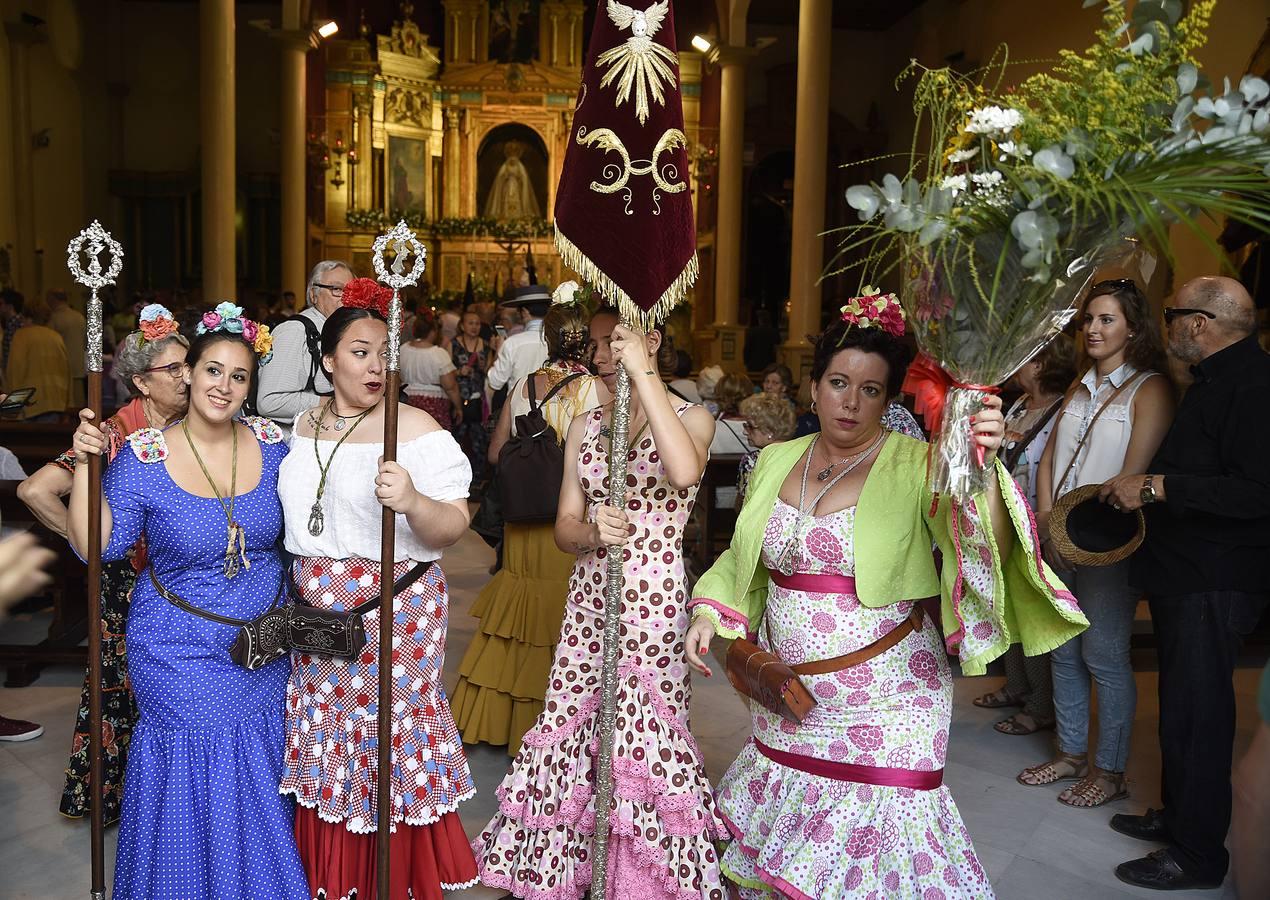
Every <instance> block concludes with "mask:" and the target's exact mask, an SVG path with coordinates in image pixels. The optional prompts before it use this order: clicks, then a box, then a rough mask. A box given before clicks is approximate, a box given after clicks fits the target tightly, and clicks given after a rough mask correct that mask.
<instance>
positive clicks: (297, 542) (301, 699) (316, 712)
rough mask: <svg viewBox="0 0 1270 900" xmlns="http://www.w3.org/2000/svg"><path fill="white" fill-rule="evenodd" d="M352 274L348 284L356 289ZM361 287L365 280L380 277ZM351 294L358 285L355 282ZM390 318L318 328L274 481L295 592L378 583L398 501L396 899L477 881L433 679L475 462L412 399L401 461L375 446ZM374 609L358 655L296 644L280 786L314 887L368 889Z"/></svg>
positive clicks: (339, 317) (373, 794)
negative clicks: (311, 384)
mask: <svg viewBox="0 0 1270 900" xmlns="http://www.w3.org/2000/svg"><path fill="white" fill-rule="evenodd" d="M358 281H369V279H356V280H355V281H354V282H351V283H350V284H349V286H348V287H347V288H346V289H345V297H346V298H348V297H349V289H350V288H355V285H356V283H357V282H358ZM373 284H374V283H373V282H372V283H371V285H372V286H368V287H366V291H367V292H372V291H373V290H374V287H373ZM352 293H353V295H354V296H355V297H356V296H357V295H358V290H357V289H354V290H353V292H352ZM386 348H387V326H386V325H385V323H384V319H383V317H382V315H380V314H379V313H377V312H374V311H371V310H368V309H364V308H351V307H345V308H342V309H340V310H338V311H337V312H336V313H335V314H334V315H332V316H331V317H330V318H329V319H328V320H327V322H326V325H325V327H324V328H323V329H322V365H323V367H324V368H325V369H326V370H327V371H328V372H329V373H330V376H331V382H332V384H333V385H334V388H335V394H334V397H332V398H331V399H330V400H327V401H325V402H324V403H322V405H320V406H318V407H316V408H314V409H312V410H310V411H309V412H307V413H305V414H303V415H302V416H300V417H299V418H298V419H297V421H296V426H295V431H294V433H293V434H292V437H291V454H290V455H289V457H288V460H289V461H288V462H287V463H285V464H284V465H283V468H282V472H281V477H280V479H279V494H280V495H281V497H282V507H283V512H284V514H285V516H286V526H287V527H286V546H287V550H289V551H290V552H291V553H293V554H294V555H295V556H296V561H295V563H294V565H293V573H292V574H293V577H294V579H295V584H296V587H297V589H298V591H299V594H300V598H301V600H302V601H303V602H304V603H306V604H308V605H310V606H315V607H320V608H323V609H332V610H337V611H348V610H352V609H354V608H355V607H359V606H361V605H362V604H365V603H367V602H368V601H372V600H374V599H375V598H377V597H378V596H379V591H380V588H379V579H380V563H379V560H380V547H381V545H380V520H381V513H382V508H383V507H385V506H386V507H388V508H390V509H392V510H394V511H395V512H396V514H397V528H396V543H395V560H396V563H395V565H394V567H393V571H392V572H391V573H384V575H383V577H388V578H392V579H394V581H395V582H396V583H397V585H398V591H397V595H396V598H395V600H394V603H393V613H394V625H393V650H392V660H393V674H394V676H396V677H395V684H394V687H393V728H392V743H391V746H392V754H393V777H392V783H391V805H390V809H391V810H392V813H391V814H392V816H393V837H392V844H393V846H392V858H393V872H394V877H393V884H392V889H393V893H392V897H393V900H399V898H401V900H404V898H406V897H407V896H414V897H425V896H426V897H432V896H439V889H444V890H452V889H456V888H460V887H465V886H467V885H469V884H473V883H475V879H476V866H475V862H474V860H473V858H472V851H471V849H470V848H469V846H468V842H467V837H466V835H465V834H464V831H463V826H462V824H461V823H460V821H459V816H458V813H457V812H456V811H455V810H456V809H457V807H458V804H459V803H461V802H462V801H464V800H467V799H468V798H470V797H472V796H473V795H474V794H475V793H476V790H475V787H474V786H473V784H472V776H471V772H470V771H469V770H468V765H467V760H466V758H465V757H464V755H463V747H462V743H461V741H460V739H459V735H458V730H457V728H456V727H455V724H454V719H453V717H452V716H451V714H450V707H449V703H448V701H447V700H446V697H445V694H444V692H443V688H442V685H441V669H442V664H443V661H444V657H445V638H446V622H447V611H448V609H447V608H448V603H449V600H448V596H447V593H446V584H445V575H444V574H443V573H442V571H441V568H440V566H439V565H436V564H433V565H431V566H421V565H420V564H421V563H430V562H433V561H435V560H438V559H439V558H440V557H441V551H442V549H443V548H445V547H448V546H450V545H451V544H453V543H454V542H455V541H457V540H458V539H459V537H460V536H461V535H462V534H463V532H464V531H465V530H466V529H467V525H468V512H467V494H468V486H469V483H470V482H471V478H472V470H471V467H470V466H469V464H468V461H467V457H466V456H464V455H463V452H462V451H461V450H460V449H459V446H458V444H457V443H456V442H455V440H454V438H453V437H451V436H450V434H449V433H448V432H447V431H445V430H443V429H441V428H440V427H439V426H438V425H437V423H436V421H435V420H434V419H433V418H432V417H431V416H429V415H428V414H427V413H425V412H423V411H422V410H419V409H415V408H413V407H410V406H404V405H403V406H401V407H400V409H399V415H400V422H399V442H398V448H397V462H390V463H382V462H380V460H381V458H382V455H383V452H384V446H383V431H384V420H383V415H384V413H383V407H384V404H383V398H384V382H385V380H386V373H385V363H384V358H385V356H386ZM379 616H380V613H379V611H378V609H375V610H372V611H367V612H364V613H362V618H363V621H364V625H365V631H366V637H367V642H366V645H365V647H364V648H363V649H362V651H361V652H360V653H359V654H358V655H357V656H356V657H354V658H352V659H338V658H332V657H329V656H324V655H318V654H311V653H299V652H296V653H293V655H292V673H291V683H290V685H289V689H288V693H287V745H286V754H285V768H284V772H283V779H282V785H281V790H282V792H283V793H284V794H289V795H291V796H294V797H295V799H296V802H297V803H298V804H299V807H298V809H297V814H296V842H297V844H298V845H299V848H300V857H301V859H302V860H303V862H304V867H305V870H306V872H307V874H308V878H309V887H310V890H311V891H312V894H313V896H326V897H331V898H335V897H348V896H359V897H373V896H374V895H375V893H376V884H375V875H374V873H375V843H376V835H375V831H376V827H377V815H378V813H379V811H380V810H381V809H382V806H381V805H380V802H379V799H378V792H377V790H376V786H375V784H374V779H375V774H376V771H377V766H378V760H377V748H378V747H379V746H382V745H381V744H380V742H379V739H378V735H377V708H376V701H377V692H378V684H379V669H378V661H379V640H378V635H379Z"/></svg>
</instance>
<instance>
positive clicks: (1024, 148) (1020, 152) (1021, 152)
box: [997, 141, 1032, 159]
mask: <svg viewBox="0 0 1270 900" xmlns="http://www.w3.org/2000/svg"><path fill="white" fill-rule="evenodd" d="M997 149H998V150H1000V151H1001V156H1002V157H1011V156H1017V157H1018V158H1019V159H1027V158H1028V157H1029V156H1031V155H1032V148H1030V147H1029V146H1028V145H1027V144H1016V143H1014V141H1002V142H1001V143H1000V144H997Z"/></svg>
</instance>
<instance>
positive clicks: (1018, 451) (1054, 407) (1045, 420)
mask: <svg viewBox="0 0 1270 900" xmlns="http://www.w3.org/2000/svg"><path fill="white" fill-rule="evenodd" d="M1062 406H1063V398H1062V397H1059V398H1058V399H1057V400H1055V401H1054V402H1053V403H1051V404H1050V407H1049V409H1047V410H1046V411H1045V415H1043V416H1041V418H1040V419H1039V420H1038V421H1037V423H1036V424H1035V425H1033V426H1032V427H1031V428H1029V429H1028V430H1027V434H1025V435H1023V437H1021V438H1019V440H1018V441H1017V442H1016V443H1015V445H1014V449H1013V450H1011V451H1009V452H1008V453H1006V455H1005V459H1004V460H1003V462H1004V463H1005V470H1006V471H1007V472H1009V471H1011V470H1012V469H1013V468H1014V467H1015V466H1016V465H1018V462H1019V458H1020V457H1022V456H1023V454H1024V453H1026V452H1027V448H1028V447H1030V446H1031V445H1032V441H1034V440H1036V436H1037V435H1038V434H1040V433H1041V432H1042V431H1043V430H1044V429H1045V426H1046V425H1048V424H1049V422H1050V419H1052V418H1054V416H1055V415H1056V414H1057V413H1058V411H1059V409H1061V408H1062ZM1063 477H1064V478H1066V477H1067V476H1066V475H1064V476H1063Z"/></svg>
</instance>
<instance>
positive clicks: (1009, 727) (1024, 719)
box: [992, 712, 1054, 735]
mask: <svg viewBox="0 0 1270 900" xmlns="http://www.w3.org/2000/svg"><path fill="white" fill-rule="evenodd" d="M992 727H993V728H995V729H996V730H997V731H999V732H1001V733H1002V734H1014V735H1024V734H1036V733H1037V732H1038V731H1048V730H1049V729H1051V728H1053V727H1054V720H1053V719H1045V720H1042V719H1038V718H1037V717H1036V716H1034V715H1032V714H1031V713H1025V712H1017V713H1015V714H1014V715H1012V716H1010V717H1009V718H1007V719H1002V720H1001V721H1000V722H998V723H997V724H995V725H993V726H992Z"/></svg>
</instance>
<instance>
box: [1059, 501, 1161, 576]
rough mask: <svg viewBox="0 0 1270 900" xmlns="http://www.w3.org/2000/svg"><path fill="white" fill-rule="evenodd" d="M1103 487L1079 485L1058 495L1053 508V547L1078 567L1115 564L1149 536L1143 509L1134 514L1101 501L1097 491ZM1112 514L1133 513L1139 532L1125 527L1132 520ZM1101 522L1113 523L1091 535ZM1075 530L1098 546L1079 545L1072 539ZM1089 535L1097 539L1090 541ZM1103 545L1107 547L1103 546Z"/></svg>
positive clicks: (1123, 514) (1130, 553) (1102, 523)
mask: <svg viewBox="0 0 1270 900" xmlns="http://www.w3.org/2000/svg"><path fill="white" fill-rule="evenodd" d="M1101 490H1102V485H1101V484H1087V485H1085V486H1084V487H1078V488H1076V490H1074V491H1071V492H1070V493H1067V494H1064V495H1063V496H1062V497H1059V498H1058V501H1057V502H1056V503H1055V504H1054V509H1053V510H1052V511H1051V512H1050V521H1049V530H1050V540H1051V541H1052V542H1053V543H1054V548H1055V549H1056V550H1057V551H1058V553H1059V554H1060V555H1061V556H1062V558H1063V559H1065V560H1068V561H1070V562H1072V563H1075V564H1076V565H1078V566H1110V565H1115V564H1116V563H1118V562H1120V561H1121V560H1125V559H1128V558H1129V557H1130V556H1131V555H1132V554H1133V552H1134V551H1135V550H1137V549H1138V548H1139V547H1141V546H1142V540H1143V538H1145V537H1146V533H1147V523H1146V518H1145V517H1144V516H1143V515H1142V510H1140V509H1138V510H1135V511H1134V512H1132V513H1122V512H1118V511H1116V510H1114V509H1113V508H1112V507H1110V506H1108V505H1107V504H1105V503H1101V502H1099V501H1098V493H1099V491H1101ZM1090 501H1093V503H1092V504H1090V505H1088V506H1086V505H1085V504H1089V502H1090ZM1095 504H1096V505H1095ZM1113 516H1114V517H1118V518H1123V519H1126V520H1127V519H1128V518H1129V517H1130V516H1133V517H1134V518H1135V519H1136V520H1137V529H1136V531H1134V532H1133V533H1132V534H1130V533H1129V530H1128V528H1127V527H1125V526H1127V525H1128V524H1129V522H1128V521H1125V522H1123V523H1121V522H1118V521H1116V519H1114V518H1111V517H1113ZM1069 520H1070V521H1069ZM1099 525H1103V526H1110V527H1108V528H1105V529H1104V530H1105V531H1106V532H1108V533H1107V534H1105V535H1104V534H1097V533H1095V534H1092V535H1091V534H1090V533H1089V532H1090V531H1091V530H1093V531H1094V532H1097V531H1098V526H1099ZM1072 532H1076V533H1077V534H1078V535H1081V536H1084V537H1085V538H1086V543H1087V544H1089V543H1092V544H1095V545H1096V546H1092V547H1089V546H1085V547H1082V546H1080V545H1078V544H1077V543H1076V542H1075V540H1074V539H1073V536H1072ZM1090 537H1093V538H1094V540H1093V541H1090V540H1088V538H1090ZM1104 544H1105V545H1106V546H1103V545H1104Z"/></svg>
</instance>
